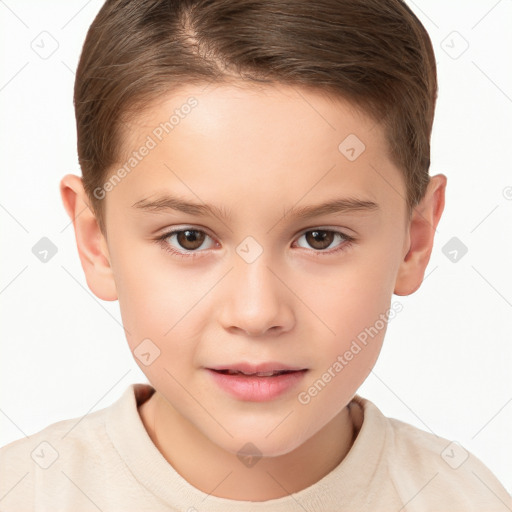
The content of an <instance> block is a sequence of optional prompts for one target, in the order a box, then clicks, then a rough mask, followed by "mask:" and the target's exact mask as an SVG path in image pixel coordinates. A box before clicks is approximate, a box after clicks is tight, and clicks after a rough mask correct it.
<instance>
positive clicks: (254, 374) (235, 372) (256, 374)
mask: <svg viewBox="0 0 512 512" xmlns="http://www.w3.org/2000/svg"><path fill="white" fill-rule="evenodd" d="M212 370H213V371H214V372H217V373H222V374H224V375H244V376H246V377H277V376H278V375H284V374H286V373H294V372H297V371H306V370H305V369H304V370H275V371H268V372H244V371H241V370H229V369H228V370H215V369H213V368H212Z"/></svg>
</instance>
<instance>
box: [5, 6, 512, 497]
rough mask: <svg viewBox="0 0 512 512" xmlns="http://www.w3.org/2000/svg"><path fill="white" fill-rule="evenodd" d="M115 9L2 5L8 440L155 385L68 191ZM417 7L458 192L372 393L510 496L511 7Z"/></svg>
mask: <svg viewBox="0 0 512 512" xmlns="http://www.w3.org/2000/svg"><path fill="white" fill-rule="evenodd" d="M102 3H103V2H102V1H101V0H89V1H88V2H86V1H83V0H80V1H77V0H73V1H70V0H66V1H61V2H56V1H51V2H49V1H45V2H41V1H28V0H24V1H16V2H15V1H14V0H5V1H0V20H1V21H0V38H1V46H0V47H1V48H2V55H1V62H0V73H1V74H0V105H1V112H2V116H1V127H0V130H1V132H0V136H1V147H2V154H1V168H2V171H1V185H0V226H1V233H0V236H1V242H0V243H1V247H2V251H1V256H2V260H1V264H0V312H1V326H2V331H1V347H0V348H1V355H0V365H1V366H0V368H1V382H0V412H1V414H0V445H4V444H6V443H8V442H10V441H13V440H15V439H18V438H21V437H23V436H24V435H30V434H32V433H35V432H37V431H39V430H41V429H43V428H44V427H46V426H48V425H49V424H51V423H54V422H57V421H60V420H63V419H69V418H75V417H76V418H78V417H81V416H83V415H85V414H86V413H88V412H91V411H94V410H98V409H100V408H104V407H106V406H108V405H109V404H111V403H112V402H113V401H115V400H117V399H118V398H119V396H120V395H121V393H122V392H123V391H124V389H125V388H126V387H127V386H128V385H129V384H130V383H132V382H147V380H146V378H145V376H144V375H143V373H142V372H141V371H140V370H139V368H138V366H137V365H136V364H135V362H134V360H133V358H132V355H131V353H130V350H129V349H128V346H127V343H126V340H125V338H124V333H123V330H122V327H121V318H120V314H119V308H118V303H117V302H112V303H110V302H104V301H101V300H99V299H97V298H96V297H95V296H93V295H92V293H91V292H90V291H89V290H88V288H87V285H86V282H85V278H84V274H83V271H82V268H81V266H80V262H79V259H78V253H77V250H76V245H75V239H74V232H73V227H72V225H70V223H69V219H68V217H67V216H66V213H65V210H64V208H63V206H62V204H61V199H60V194H59V180H60V178H61V177H62V176H63V175H64V174H67V173H74V174H77V175H80V174H81V173H80V169H79V167H78V160H77V155H76V131H75V119H74V110H73V103H72V101H73V84H74V70H75V69H76V66H77V63H78V57H79V53H80V50H81V45H82V44H83V41H84V38H85V34H86V31H87V29H88V27H89V25H90V23H91V22H92V20H93V18H94V16H95V15H96V13H97V12H98V10H99V9H100V7H101V5H102ZM408 4H409V5H410V6H411V8H412V9H413V10H414V12H415V13H416V14H417V15H418V17H419V18H420V20H421V21H422V22H423V24H424V25H425V27H426V29H427V30H428V32H429V34H430V36H431V38H432V42H433V45H434V48H435V52H436V58H437V63H438V77H439V99H438V106H437V110H436V118H435V123H434V130H433V135H432V165H431V170H430V174H431V175H435V174H437V173H443V174H445V175H446V176H447V177H448V186H447V197H446V199H447V202H446V208H445V212H444V214H443V218H442V219H441V222H440V224H439V226H438V233H437V235H436V241H435V245H434V250H433V252H432V257H431V261H430V264H429V266H428V268H427V272H426V278H425V281H424V283H423V285H422V286H421V288H420V289H419V290H418V291H417V292H415V293H414V294H413V295H412V296H409V297H393V300H400V301H401V302H402V304H403V305H404V310H403V311H402V312H401V313H400V314H399V315H398V316H397V319H396V320H395V321H392V322H391V323H390V325H389V327H388V332H387V335H386V341H385V344H384V349H383V352H382V354H381V357H380V359H379V361H378V363H377V365H376V366H375V368H374V372H373V373H372V374H371V375H370V377H369V378H368V380H367V381H366V382H365V384H364V385H363V387H362V388H360V390H359V394H360V395H362V396H364V397H366V398H369V399H370V400H372V401H373V402H375V403H376V404H377V405H378V407H379V408H380V409H381V410H382V411H383V412H384V414H386V415H388V416H391V417H395V418H398V419H400V420H403V421H405V422H408V423H411V424H413V425H415V426H417V427H419V428H422V429H424V430H427V431H432V432H435V433H436V434H437V435H439V436H441V437H445V438H447V439H449V440H456V441H458V442H459V443H461V444H462V445H463V446H464V447H465V448H466V449H467V450H469V451H470V452H472V453H473V454H474V455H476V456H477V457H478V458H480V459H481V460H482V461H483V462H484V463H485V464H486V465H487V466H488V467H489V468H490V469H491V471H493V472H494V473H495V475H496V476H497V477H498V478H499V479H500V480H501V482H502V483H503V484H504V485H505V487H506V488H507V489H508V490H509V492H510V491H512V464H511V462H510V461H511V460H512V441H511V436H510V432H511V425H512V386H511V383H512V378H511V368H512V357H511V356H512V277H511V262H512V241H511V240H512V200H511V199H512V188H511V187H512V172H511V168H512V167H511V151H510V146H511V145H512V72H511V67H510V53H511V52H510V50H511V48H512V44H511V43H512V31H510V26H511V24H512V2H511V1H510V0H500V1H496V0H480V1H476V0H473V1H467V0H458V1H450V2H446V1H445V0H421V1H420V0H416V2H415V3H413V2H411V1H410V0H409V2H408ZM42 31H46V32H48V33H49V34H51V37H53V38H54V39H55V40H56V41H57V43H58V48H57V49H56V51H55V53H53V54H52V55H51V56H50V57H48V58H47V59H42V58H41V57H40V56H38V54H37V53H36V52H35V51H34V50H33V49H32V48H31V44H32V45H34V44H35V43H32V41H34V40H36V42H37V41H38V40H39V39H38V37H43V36H39V35H40V33H41V32H42ZM453 31H456V32H457V33H458V34H453ZM44 37H46V38H47V40H46V41H47V43H46V48H49V47H50V46H48V45H50V44H51V41H50V40H49V39H48V37H49V36H48V35H44ZM462 38H463V39H462ZM464 40H465V41H467V43H466V42H464ZM57 43H54V44H55V45H56V44H57ZM466 44H468V45H469V46H468V48H467V50H466V51H464V52H463V53H461V52H462V50H464V48H465V45H466ZM459 53H461V54H460V55H459ZM454 57H457V58H454ZM507 187H508V188H507ZM43 236H46V237H48V238H49V239H50V240H51V241H52V242H53V243H54V244H55V245H56V246H57V249H58V252H57V254H56V255H55V256H54V257H53V258H52V259H51V260H50V261H48V262H47V263H41V262H40V261H39V260H38V259H37V258H36V257H35V256H34V254H33V253H32V247H33V246H34V245H35V244H36V242H38V241H39V240H40V239H41V238H42V237H43ZM454 236H455V237H457V238H458V239H459V240H460V241H461V242H463V243H464V244H465V245H466V246H467V248H468V252H467V254H465V255H464V256H463V257H462V258H460V259H459V260H458V261H457V262H456V263H454V262H452V261H450V260H449V259H448V258H447V257H446V256H445V255H444V254H443V252H442V248H443V246H444V245H445V244H446V243H447V242H448V241H449V240H450V239H451V238H452V237H454Z"/></svg>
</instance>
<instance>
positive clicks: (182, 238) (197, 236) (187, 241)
mask: <svg viewBox="0 0 512 512" xmlns="http://www.w3.org/2000/svg"><path fill="white" fill-rule="evenodd" d="M174 234H175V235H176V241H177V242H178V244H179V245H180V246H181V247H182V248H183V249H186V250H188V251H193V250H195V249H199V247H201V245H203V242H204V239H205V238H206V234H205V233H203V232H202V231H198V230H197V229H185V230H182V231H176V232H175V233H174Z"/></svg>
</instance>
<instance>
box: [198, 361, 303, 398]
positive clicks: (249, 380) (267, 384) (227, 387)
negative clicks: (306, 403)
mask: <svg viewBox="0 0 512 512" xmlns="http://www.w3.org/2000/svg"><path fill="white" fill-rule="evenodd" d="M249 366H250V369H249V368H248V367H247V366H246V367H245V368H246V369H245V370H243V371H246V370H247V371H248V372H252V371H254V372H269V371H279V370H289V371H290V373H283V374H281V375H275V376H269V377H258V376H257V375H242V374H238V375H229V374H225V373H220V370H227V369H230V370H237V369H238V370H241V368H240V367H238V368H226V367H219V368H218V369H217V370H215V369H212V368H206V370H207V372H208V373H209V374H210V375H211V377H212V380H213V382H215V384H216V385H217V386H219V388H220V389H222V390H223V391H224V392H226V393H228V394H230V395H231V396H233V397H235V398H237V399H239V400H243V401H247V402H268V401H271V400H275V399H276V398H278V397H280V396H282V395H284V394H286V393H287V392H289V391H291V390H292V389H293V388H295V387H296V386H297V385H298V384H299V383H300V382H301V381H302V379H303V378H304V375H305V374H306V373H307V372H308V370H307V369H291V368H289V367H288V368H284V367H283V365H280V366H275V365H274V366H269V365H268V364H266V365H249ZM262 368H265V369H262Z"/></svg>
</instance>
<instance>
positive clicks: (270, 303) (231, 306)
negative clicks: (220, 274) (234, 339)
mask: <svg viewBox="0 0 512 512" xmlns="http://www.w3.org/2000/svg"><path fill="white" fill-rule="evenodd" d="M236 258H238V256H236ZM236 258H235V263H234V268H233V270H232V271H231V272H230V273H229V275H228V276H227V280H228V282H227V283H226V288H225V293H224V295H223V297H222V299H221V300H222V304H221V306H220V307H221V312H220V322H221V324H222V326H223V327H224V329H226V330H227V331H230V332H231V333H233V334H237V333H238V334H240V333H243V334H245V335H247V336H252V337H263V336H276V335H278V334H281V333H282V332H286V331H288V330H290V329H292V327H293V325H294V322H295V317H294V312H293V307H292V306H293V304H292V297H293V293H292V292H291V291H290V289H289V288H288V287H287V285H286V278H285V276H284V275H280V272H279V271H278V270H277V269H276V265H272V262H271V261H269V259H268V258H267V257H265V253H263V254H262V255H261V256H260V257H259V258H258V259H257V260H256V261H253V262H252V263H247V262H246V261H244V260H243V259H241V258H238V259H236Z"/></svg>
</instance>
